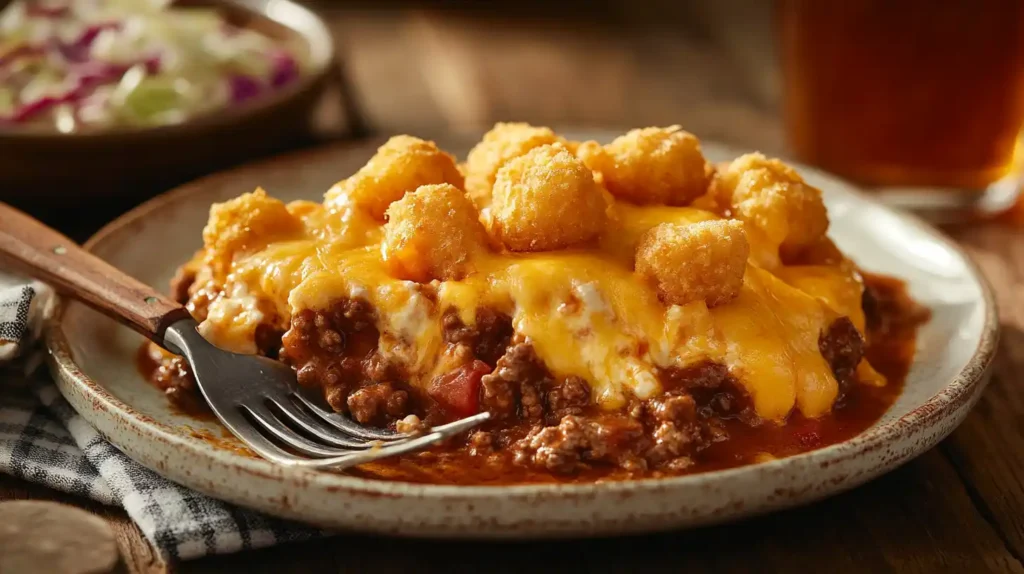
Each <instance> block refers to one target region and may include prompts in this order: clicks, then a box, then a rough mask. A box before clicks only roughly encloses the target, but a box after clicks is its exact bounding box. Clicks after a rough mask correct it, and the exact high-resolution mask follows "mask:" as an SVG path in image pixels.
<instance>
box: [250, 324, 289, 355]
mask: <svg viewBox="0 0 1024 574" xmlns="http://www.w3.org/2000/svg"><path fill="white" fill-rule="evenodd" d="M254 335H255V339H256V352H258V353H259V354H261V355H263V356H264V357H270V358H271V359H276V358H278V356H280V354H281V337H282V336H284V331H282V330H280V329H278V328H277V327H275V326H273V325H270V324H267V323H261V324H259V325H257V326H256V332H255V334H254Z"/></svg>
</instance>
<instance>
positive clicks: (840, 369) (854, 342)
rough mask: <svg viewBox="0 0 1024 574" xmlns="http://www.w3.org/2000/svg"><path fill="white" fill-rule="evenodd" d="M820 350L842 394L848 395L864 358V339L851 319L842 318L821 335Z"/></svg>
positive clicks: (819, 340)
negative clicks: (858, 366)
mask: <svg viewBox="0 0 1024 574" xmlns="http://www.w3.org/2000/svg"><path fill="white" fill-rule="evenodd" d="M818 348H819V349H820V350H821V356H822V357H824V359H825V361H826V362H827V363H828V364H829V366H830V367H831V368H832V372H833V373H834V374H835V377H836V380H837V381H838V382H839V391H840V394H846V391H847V390H848V389H849V387H850V385H851V384H853V383H855V382H856V373H857V365H858V364H859V363H860V360H861V358H862V357H863V356H864V338H863V337H862V336H861V334H860V332H859V331H857V328H856V327H855V326H854V325H853V322H852V321H850V319H849V318H847V317H841V318H839V319H836V320H835V321H833V322H832V324H831V325H829V328H828V330H827V331H825V332H824V333H822V334H821V337H819V339H818Z"/></svg>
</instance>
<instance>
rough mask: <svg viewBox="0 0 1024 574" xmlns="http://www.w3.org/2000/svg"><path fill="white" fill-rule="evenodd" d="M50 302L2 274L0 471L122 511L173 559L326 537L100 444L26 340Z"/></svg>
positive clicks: (43, 290)
mask: <svg viewBox="0 0 1024 574" xmlns="http://www.w3.org/2000/svg"><path fill="white" fill-rule="evenodd" d="M53 299H54V297H53V293H52V292H51V291H50V289H49V288H48V287H46V286H45V285H42V284H40V283H37V282H27V281H24V280H19V279H16V278H14V277H12V276H9V275H5V274H4V273H3V272H0V472H4V473H7V474H10V475H12V476H16V477H18V478H22V479H25V480H29V481H32V482H36V483H39V484H43V485H46V486H48V487H50V488H54V489H57V490H61V491H64V492H69V493H71V494H76V495H80V496H87V497H89V498H91V499H93V500H97V501H99V502H102V503H104V504H110V505H116V506H121V507H123V508H124V509H125V511H126V512H127V513H128V516H130V517H131V518H132V520H134V521H135V523H136V524H138V525H139V528H140V529H141V530H142V533H143V534H144V535H145V536H146V538H147V539H148V540H149V541H150V543H152V544H153V546H154V547H155V548H157V550H159V551H160V552H161V553H162V554H163V555H164V557H165V558H167V559H170V560H187V559H189V558H196V557H199V556H206V555H209V554H224V553H229V552H237V551H239V550H245V549H248V548H259V547H263V546H270V545H273V544H280V543H283V542H289V541H296V540H307V539H310V538H314V537H318V536H322V535H323V534H324V533H323V532H322V531H319V530H315V529H312V528H309V527H306V526H302V525H299V524H295V523H291V522H286V521H283V520H279V519H276V518H271V517H268V516H264V515H262V514H258V513H256V512H252V511H249V510H243V509H240V508H237V507H234V506H231V505H229V504H227V503H224V502H221V501H219V500H214V499H212V498H209V497H207V496H204V495H202V494H199V493H197V492H194V491H192V490H189V489H187V488H185V487H182V486H179V485H177V484H175V483H173V482H170V481H168V480H167V479H165V478H163V477H161V476H159V475H157V474H156V473H154V472H153V471H151V470H149V469H147V468H144V467H143V466H141V465H139V464H138V463H136V462H135V461H133V460H131V459H130V458H128V457H127V456H126V455H125V454H124V453H122V452H121V451H119V450H117V448H115V447H114V446H113V445H111V444H110V443H109V442H107V441H106V440H105V439H104V438H103V437H102V436H100V434H99V433H98V432H97V431H96V429H94V428H93V427H92V426H90V425H89V423H87V422H86V421H85V419H83V418H82V417H81V416H79V414H78V413H76V412H75V411H74V409H72V408H71V405H69V404H68V402H67V401H65V400H64V398H63V397H62V396H61V394H60V392H59V391H58V390H57V386H56V385H54V383H53V381H52V380H51V379H50V378H49V375H47V374H45V369H40V368H38V367H39V365H40V363H41V362H42V353H43V351H40V350H39V349H37V348H36V347H35V346H34V345H32V344H31V341H33V340H34V338H35V336H37V335H38V334H39V329H40V328H41V324H42V321H43V319H44V318H45V316H46V315H47V314H48V313H49V310H50V308H51V307H52V303H53Z"/></svg>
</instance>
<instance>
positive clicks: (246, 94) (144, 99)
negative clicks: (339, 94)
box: [0, 0, 304, 132]
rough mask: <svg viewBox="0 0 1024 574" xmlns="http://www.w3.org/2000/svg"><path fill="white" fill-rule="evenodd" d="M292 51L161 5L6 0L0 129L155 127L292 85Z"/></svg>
mask: <svg viewBox="0 0 1024 574" xmlns="http://www.w3.org/2000/svg"><path fill="white" fill-rule="evenodd" d="M303 65H304V63H303V61H302V59H301V58H300V56H299V54H298V53H297V51H295V50H290V49H289V47H288V46H285V45H282V44H281V43H279V42H277V41H274V40H271V39H270V38H268V37H266V36H263V35H261V34H259V33H257V32H255V31H253V30H248V29H241V28H237V27H234V26H232V25H231V24H229V23H228V22H227V21H225V20H224V19H223V18H222V17H221V16H220V14H219V13H218V12H217V11H216V10H213V9H207V8H176V7H172V6H171V3H170V1H169V0H57V1H47V2H45V3H44V2H40V1H38V0H36V1H29V0H15V1H14V2H12V3H10V4H9V5H8V6H7V7H6V8H5V9H4V10H3V11H2V12H0V127H6V128H10V127H11V126H17V125H21V124H36V123H49V124H50V125H52V126H53V127H54V128H55V129H57V130H59V131H61V132H67V131H75V130H79V129H85V128H89V127H110V126H117V125H124V126H156V125H166V124H173V123H178V122H182V121H184V120H186V119H188V118H190V117H193V116H195V115H198V114H202V113H208V112H211V111H213V110H216V109H219V108H223V107H228V106H235V105H240V104H242V103H243V102H247V101H249V100H252V99H254V98H258V97H262V96H264V95H266V94H268V93H271V92H273V91H274V90H278V89H281V88H283V87H285V86H288V85H290V84H292V83H293V82H294V81H295V80H296V79H297V78H299V77H300V76H301V73H302V68H303Z"/></svg>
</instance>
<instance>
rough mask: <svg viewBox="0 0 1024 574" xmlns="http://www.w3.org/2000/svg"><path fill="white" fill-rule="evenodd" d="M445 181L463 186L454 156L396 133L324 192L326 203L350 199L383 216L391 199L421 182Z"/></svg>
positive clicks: (438, 182) (398, 196)
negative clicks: (349, 175) (361, 165)
mask: <svg viewBox="0 0 1024 574" xmlns="http://www.w3.org/2000/svg"><path fill="white" fill-rule="evenodd" d="M441 183H448V184H451V185H454V186H455V187H458V188H462V186H463V185H464V182H463V179H462V174H461V173H460V172H459V170H458V168H457V167H456V166H455V158H453V157H452V156H450V155H448V154H447V153H445V152H443V151H441V150H440V149H438V147H437V145H436V144H435V143H434V142H430V141H424V140H421V139H419V138H415V137H412V136H395V137H393V138H391V139H389V140H388V141H387V143H385V144H384V145H382V146H380V147H379V148H378V149H377V153H376V154H375V155H374V156H373V157H372V158H370V161H369V162H367V164H366V165H364V166H363V167H362V168H361V169H360V170H359V171H357V172H356V173H355V174H354V175H352V176H351V177H349V178H348V179H346V180H343V181H341V182H339V183H338V184H337V185H335V186H334V187H333V188H331V190H330V191H328V192H327V195H326V197H325V200H326V202H327V203H333V202H339V201H349V202H351V203H353V204H355V205H357V206H359V207H361V208H363V209H365V210H366V211H367V212H368V213H370V214H371V215H372V216H373V217H374V218H376V219H378V220H379V219H383V218H384V212H385V211H387V208H388V206H389V205H391V203H392V202H393V201H398V200H399V199H402V196H403V195H405V193H406V192H409V191H412V190H414V189H416V188H418V187H420V186H421V185H430V184H441Z"/></svg>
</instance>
